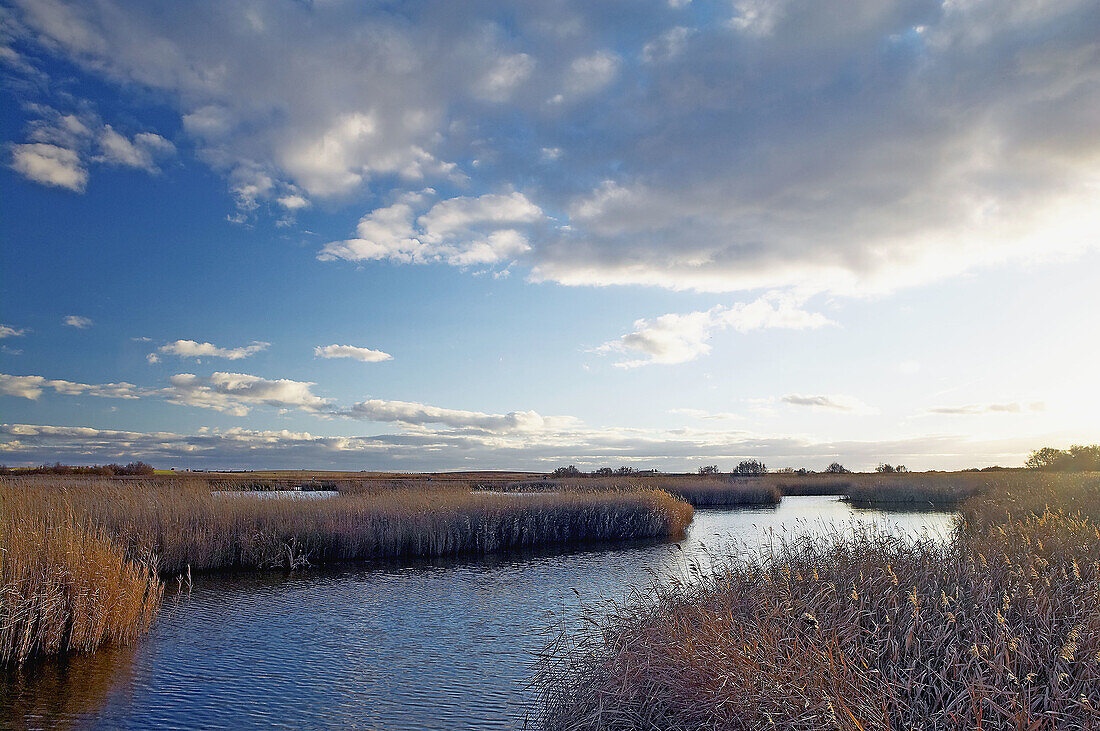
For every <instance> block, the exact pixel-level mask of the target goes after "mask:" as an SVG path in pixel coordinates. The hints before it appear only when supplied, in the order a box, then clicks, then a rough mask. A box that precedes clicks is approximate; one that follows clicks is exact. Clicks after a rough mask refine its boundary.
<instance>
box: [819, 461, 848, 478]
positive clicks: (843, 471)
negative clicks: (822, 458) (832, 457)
mask: <svg viewBox="0 0 1100 731" xmlns="http://www.w3.org/2000/svg"><path fill="white" fill-rule="evenodd" d="M825 471H826V472H828V473H830V474H833V475H847V474H849V473H850V472H851V470H850V469H847V468H846V467H845V466H844V465H842V464H841V463H840V462H833V463H832V464H831V465H829V466H828V467H826V468H825Z"/></svg>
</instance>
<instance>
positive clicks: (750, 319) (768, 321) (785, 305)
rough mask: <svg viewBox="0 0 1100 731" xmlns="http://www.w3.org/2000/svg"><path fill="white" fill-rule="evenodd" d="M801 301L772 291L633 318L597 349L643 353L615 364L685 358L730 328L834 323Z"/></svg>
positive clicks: (802, 327)
mask: <svg viewBox="0 0 1100 731" xmlns="http://www.w3.org/2000/svg"><path fill="white" fill-rule="evenodd" d="M801 305H802V302H801V300H800V299H798V298H796V297H794V296H791V295H783V294H778V293H770V294H767V295H764V296H763V297H760V298H759V299H757V300H754V301H752V302H747V303H745V302H741V303H738V304H735V305H733V306H732V307H723V306H721V305H719V306H716V307H712V308H711V309H709V310H706V311H703V312H690V313H687V314H667V315H661V316H660V317H657V318H654V319H652V320H646V319H640V320H637V321H635V323H634V328H635V329H634V331H633V332H631V333H628V334H626V335H623V336H622V337H620V338H619V339H617V340H611V341H608V342H606V343H604V344H603V345H601V346H600V347H599V348H597V349H596V350H597V352H601V353H610V352H617V353H625V354H629V355H641V356H643V357H641V358H634V359H629V360H622V361H619V362H617V363H616V364H615V365H616V366H618V367H620V368H637V367H639V366H644V365H650V364H653V363H664V364H672V363H686V362H687V361H691V360H695V359H696V358H698V357H699V356H702V355H706V354H707V353H709V352H710V338H711V336H712V335H713V334H714V333H715V332H716V331H721V330H724V329H727V328H729V329H732V330H734V331H736V332H740V333H746V332H750V331H753V330H763V329H768V328H784V329H792V330H805V329H814V328H819V327H824V326H825V325H832V324H835V323H833V322H832V321H831V320H829V319H828V318H827V317H825V316H824V315H822V314H820V313H817V312H809V311H807V310H804V309H802V306H801Z"/></svg>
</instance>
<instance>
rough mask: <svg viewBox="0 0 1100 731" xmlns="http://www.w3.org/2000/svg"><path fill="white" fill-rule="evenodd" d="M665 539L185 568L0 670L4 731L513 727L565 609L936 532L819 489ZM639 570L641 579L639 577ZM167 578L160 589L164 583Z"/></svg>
mask: <svg viewBox="0 0 1100 731" xmlns="http://www.w3.org/2000/svg"><path fill="white" fill-rule="evenodd" d="M695 516H696V517H695V521H694V522H693V524H692V526H691V528H690V530H689V533H688V535H687V536H686V537H685V539H684V540H682V541H680V546H681V548H682V549H683V550H680V549H677V548H675V546H674V545H673V544H671V543H667V542H664V543H661V542H650V543H646V544H634V545H630V546H622V545H604V546H601V547H598V548H588V549H585V550H577V551H572V552H561V551H559V552H542V553H528V554H523V555H513V556H495V557H488V558H481V559H465V560H460V559H449V560H430V561H429V560H425V561H414V562H403V563H388V564H374V565H369V566H366V565H360V566H354V567H340V568H334V569H327V570H314V571H310V572H307V573H300V574H294V575H290V576H287V575H284V574H274V573H263V574H248V575H243V576H226V575H221V576H200V577H196V578H197V581H196V585H195V588H194V590H193V592H192V593H191V595H190V596H187V595H184V596H181V597H176V596H174V595H173V594H172V592H168V595H166V597H165V602H164V607H163V609H162V611H161V614H160V615H159V616H158V617H157V620H156V622H155V624H154V626H153V629H152V631H151V632H150V633H149V635H148V636H147V637H146V638H145V639H144V640H143V641H142V642H141V643H140V644H139V645H138V646H136V647H133V648H123V649H115V648H109V649H106V650H101V651H98V652H96V653H93V654H91V655H85V656H73V657H70V658H65V659H59V660H57V659H55V660H49V661H46V662H41V663H38V664H36V665H34V666H32V667H29V668H26V669H24V670H22V671H13V672H10V673H8V675H7V677H4V678H3V679H2V680H0V726H5V727H7V726H10V727H13V728H27V727H29V728H47V727H48V728H57V727H63V728H110V729H114V728H124V729H138V728H149V727H154V726H155V727H160V728H197V727H199V728H226V729H230V728H232V729H236V728H254V727H276V728H362V729H376V728H377V729H392V728H402V729H437V728H469V729H489V728H515V727H522V726H523V724H524V720H525V717H526V716H527V715H528V714H530V713H531V712H532V710H533V709H532V707H531V706H532V703H531V698H532V692H531V691H530V690H528V689H527V688H526V683H527V681H528V679H529V677H530V673H531V668H532V664H533V654H534V653H535V652H536V651H537V650H538V649H539V648H541V647H542V646H543V645H544V644H545V642H546V641H547V639H548V636H547V634H546V631H547V628H548V627H549V626H550V625H551V624H552V623H553V622H555V621H557V620H560V619H562V618H564V619H565V620H566V621H567V622H569V621H574V620H575V619H576V618H577V617H579V614H580V604H581V603H582V602H584V603H587V604H591V603H592V602H594V601H597V600H600V599H617V598H622V597H623V596H624V595H625V592H626V589H627V587H628V585H630V584H631V583H646V582H648V581H650V580H651V574H650V573H649V572H648V571H652V572H655V573H656V574H657V575H658V576H660V577H664V578H668V577H670V576H672V575H681V576H682V575H683V574H682V572H683V567H684V562H685V561H686V560H688V559H690V558H692V557H699V556H701V555H703V546H704V545H708V546H711V547H712V548H713V547H716V546H717V545H718V544H721V543H724V542H727V541H729V540H731V539H732V540H738V541H743V542H745V543H746V544H749V545H760V544H761V543H762V542H764V541H767V540H768V531H769V530H771V531H775V532H776V533H783V532H786V534H788V535H790V534H792V533H797V532H805V531H807V530H813V529H820V528H821V527H822V525H823V524H826V525H828V524H832V525H846V524H848V523H849V522H850V521H851V520H852V519H853V516H854V517H856V518H857V519H858V520H860V521H874V522H883V523H888V524H890V525H891V526H892V527H893V529H894V530H898V531H901V532H908V533H919V532H923V531H930V532H934V533H937V534H942V533H944V532H945V531H947V530H948V529H949V528H950V526H951V524H952V522H953V520H954V516H953V515H951V514H949V513H889V514H887V513H882V512H878V511H868V510H853V509H852V508H850V507H848V506H847V505H846V504H844V503H841V502H839V501H837V500H836V499H835V498H830V497H788V498H786V499H784V501H783V503H782V505H781V506H780V507H778V508H767V509H754V510H745V509H740V510H717V509H700V510H697V511H696V514H695ZM647 569H648V571H647ZM173 588H174V587H173Z"/></svg>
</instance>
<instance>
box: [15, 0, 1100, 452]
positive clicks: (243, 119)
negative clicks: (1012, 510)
mask: <svg viewBox="0 0 1100 731" xmlns="http://www.w3.org/2000/svg"><path fill="white" fill-rule="evenodd" d="M1098 32H1100V8H1098V7H1097V6H1096V5H1095V4H1094V3H1088V2H1075V1H1073V0H1057V1H1056V0H1045V1H1044V2H1031V3H1008V4H1005V3H1003V2H992V1H991V0H966V1H962V0H952V1H951V2H945V3H938V2H903V3H896V2H885V0H881V1H879V0H860V2H858V3H855V4H854V5H851V4H849V5H846V6H845V8H844V9H840V8H838V7H837V6H833V5H830V4H824V3H816V2H795V1H793V0H772V1H765V0H724V1H723V2H701V1H700V0H694V1H690V0H676V1H674V2H665V1H662V2H646V3H637V4H633V5H630V6H625V5H623V4H622V3H617V2H609V3H602V2H567V1H564V0H563V1H560V2H540V3H509V4H500V3H471V4H468V5H466V4H464V5H463V7H462V8H458V7H456V6H454V4H452V3H447V2H420V3H367V4H364V3H352V2H341V1H338V0H331V1H327V2H320V1H318V2H313V3H306V2H272V3H255V2H220V3H199V4H196V5H189V6H187V7H186V8H182V7H181V6H178V5H177V4H174V3H159V2H152V3H147V2H143V3H126V2H119V1H117V0H96V1H95V2H82V3H76V2H72V3H70V2H63V1H61V0H17V1H15V2H8V3H4V4H3V5H2V6H0V74H2V75H3V85H2V89H0V94H2V95H3V99H4V103H3V104H2V105H0V135H2V136H3V141H4V147H3V150H2V154H3V156H4V165H3V166H2V168H0V190H2V194H0V236H2V241H3V245H2V250H0V266H2V270H0V277H2V285H3V291H2V300H0V305H2V307H0V336H2V337H0V409H2V411H0V422H2V424H0V462H4V463H7V464H25V463H36V462H41V461H46V460H51V461H52V460H55V459H57V460H61V461H65V462H105V461H118V460H128V459H133V458H141V459H146V460H147V461H151V462H154V463H155V464H157V465H162V466H177V467H185V466H189V467H310V468H319V469H321V468H333V469H408V470H416V469H463V468H518V469H549V468H552V467H554V466H557V465H560V464H567V463H574V464H577V465H578V466H584V467H593V466H602V465H610V466H618V465H621V464H629V465H633V466H636V467H659V468H662V469H667V470H681V469H694V468H695V467H697V466H698V465H700V464H710V463H717V464H719V465H720V466H721V467H723V468H729V467H732V466H733V465H734V464H736V462H737V461H738V460H740V459H742V458H748V457H756V458H761V459H764V460H765V461H766V462H767V463H768V464H769V465H770V466H773V467H780V466H794V467H798V466H807V467H811V468H822V467H824V466H825V465H827V464H828V463H829V462H832V461H833V460H840V461H842V462H844V463H845V464H848V465H849V466H851V467H855V468H869V467H872V466H874V465H875V464H877V463H878V462H880V461H888V462H893V463H898V462H900V463H904V464H907V465H909V466H910V467H911V468H918V469H919V468H953V467H963V466H971V465H986V464H1009V465H1011V464H1020V463H1022V461H1023V459H1024V457H1025V456H1026V453H1027V452H1028V451H1029V450H1030V449H1032V448H1036V447H1039V446H1043V445H1054V446H1068V445H1069V444H1071V443H1074V442H1095V441H1100V431H1098V430H1097V427H1096V424H1097V421H1096V419H1095V414H1096V413H1097V412H1098V410H1100V389H1098V388H1097V387H1096V384H1095V376H1094V372H1095V363H1096V362H1097V359H1098V357H1100V344H1098V342H1100V341H1098V339H1097V338H1096V336H1095V334H1094V331H1095V330H1096V319H1097V316H1096V313H1097V312H1098V311H1100V292H1098V290H1097V287H1096V282H1097V281H1098V280H1100V251H1098V249H1100V246H1098V244H1100V237H1098V234H1100V173H1098V172H1097V171H1098V170H1100V126H1098V125H1097V124H1096V123H1095V122H1096V119H1097V118H1098V114H1100V50H1098V48H1097V46H1096V43H1095V38H1096V37H1097V34H1098ZM333 346H336V347H333Z"/></svg>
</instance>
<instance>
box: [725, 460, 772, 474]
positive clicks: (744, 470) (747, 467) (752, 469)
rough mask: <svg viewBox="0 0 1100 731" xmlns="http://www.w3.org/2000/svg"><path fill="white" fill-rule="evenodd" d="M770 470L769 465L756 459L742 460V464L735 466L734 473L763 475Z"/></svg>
mask: <svg viewBox="0 0 1100 731" xmlns="http://www.w3.org/2000/svg"><path fill="white" fill-rule="evenodd" d="M767 471H768V467H767V465H765V464H764V463H763V462H761V461H759V460H756V459H746V460H742V461H741V463H740V464H738V465H737V466H736V467H734V468H733V472H731V473H730V474H733V475H763V474H766V473H767Z"/></svg>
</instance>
